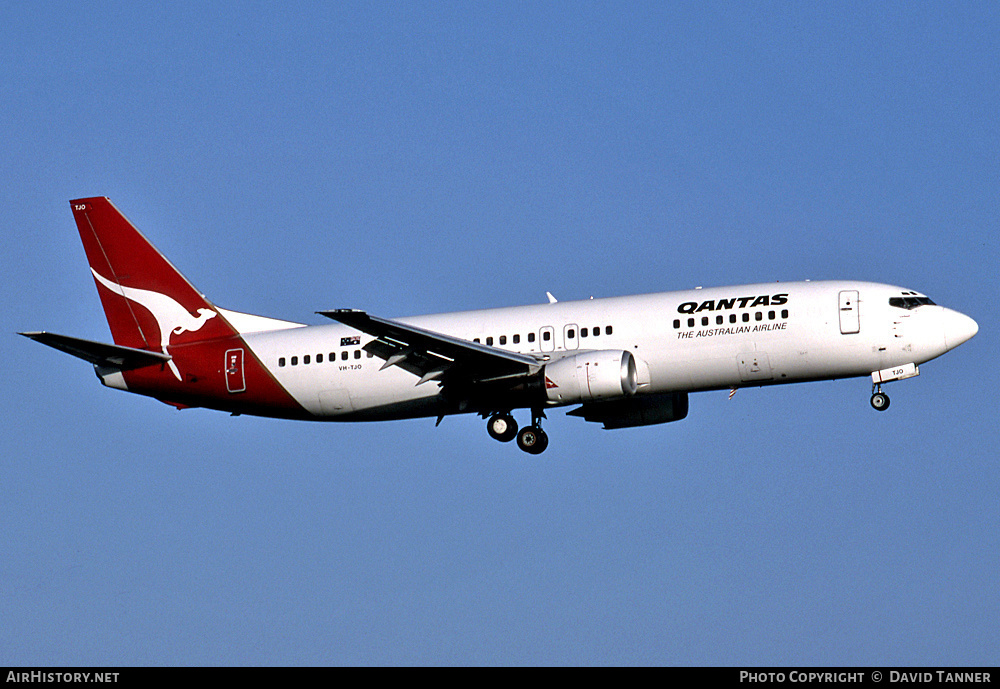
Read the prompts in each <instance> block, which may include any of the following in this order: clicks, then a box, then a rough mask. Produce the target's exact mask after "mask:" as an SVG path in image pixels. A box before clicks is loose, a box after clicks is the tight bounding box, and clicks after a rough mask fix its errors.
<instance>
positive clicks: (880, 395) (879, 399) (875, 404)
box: [871, 383, 889, 411]
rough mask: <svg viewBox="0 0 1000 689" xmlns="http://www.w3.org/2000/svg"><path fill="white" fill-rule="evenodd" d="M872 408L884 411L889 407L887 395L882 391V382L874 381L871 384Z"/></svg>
mask: <svg viewBox="0 0 1000 689" xmlns="http://www.w3.org/2000/svg"><path fill="white" fill-rule="evenodd" d="M871 403H872V409H875V410H877V411H885V410H886V409H888V408H889V395H887V394H885V393H884V392H882V384H881V383H876V384H874V385H872V399H871Z"/></svg>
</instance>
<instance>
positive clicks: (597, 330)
mask: <svg viewBox="0 0 1000 689" xmlns="http://www.w3.org/2000/svg"><path fill="white" fill-rule="evenodd" d="M600 334H601V329H600V328H599V327H597V328H594V337H598V336H599V335H600Z"/></svg>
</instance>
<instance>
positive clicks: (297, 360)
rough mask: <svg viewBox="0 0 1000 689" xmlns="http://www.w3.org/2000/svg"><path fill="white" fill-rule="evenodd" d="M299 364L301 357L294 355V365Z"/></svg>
mask: <svg viewBox="0 0 1000 689" xmlns="http://www.w3.org/2000/svg"><path fill="white" fill-rule="evenodd" d="M298 365H299V358H298V357H297V356H293V357H292V366H298Z"/></svg>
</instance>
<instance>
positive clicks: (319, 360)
mask: <svg viewBox="0 0 1000 689" xmlns="http://www.w3.org/2000/svg"><path fill="white" fill-rule="evenodd" d="M316 363H317V364H322V363H323V355H322V354H317V355H316Z"/></svg>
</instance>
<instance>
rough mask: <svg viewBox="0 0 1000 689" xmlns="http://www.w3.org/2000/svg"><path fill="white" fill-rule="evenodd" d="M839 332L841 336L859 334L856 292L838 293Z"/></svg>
mask: <svg viewBox="0 0 1000 689" xmlns="http://www.w3.org/2000/svg"><path fill="white" fill-rule="evenodd" d="M840 332H841V334H842V335H854V334H855V333H859V332H861V312H860V311H859V310H858V292H857V290H844V291H842V292H841V293H840Z"/></svg>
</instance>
